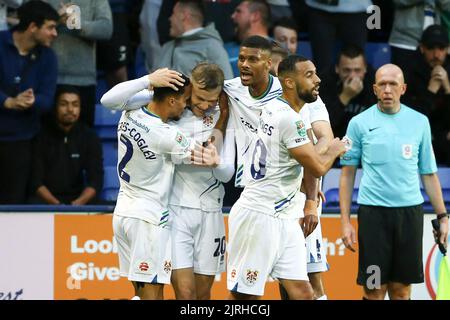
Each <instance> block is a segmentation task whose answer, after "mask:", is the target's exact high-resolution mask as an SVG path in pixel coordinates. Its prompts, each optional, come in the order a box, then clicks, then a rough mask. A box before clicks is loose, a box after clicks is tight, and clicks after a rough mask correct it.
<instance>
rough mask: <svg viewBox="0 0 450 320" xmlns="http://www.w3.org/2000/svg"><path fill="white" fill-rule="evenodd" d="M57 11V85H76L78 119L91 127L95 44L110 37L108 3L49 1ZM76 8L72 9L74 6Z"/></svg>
mask: <svg viewBox="0 0 450 320" xmlns="http://www.w3.org/2000/svg"><path fill="white" fill-rule="evenodd" d="M47 2H48V3H50V4H51V5H52V6H53V7H54V8H56V9H59V12H60V15H61V25H60V27H59V29H58V32H59V37H58V39H57V41H55V43H54V45H53V49H54V50H55V52H56V55H57V56H58V62H59V71H58V85H71V86H76V87H77V89H78V90H79V91H80V94H81V105H82V106H83V110H81V116H80V119H81V121H83V122H84V123H86V124H87V125H88V126H90V127H92V126H93V125H94V118H95V102H96V101H95V97H96V96H95V90H96V83H97V67H96V41H97V40H108V39H109V38H110V37H111V35H112V31H113V30H112V16H111V8H110V6H109V3H108V0H73V1H71V2H69V3H67V4H64V5H62V3H61V0H48V1H47ZM74 5H75V6H78V7H75V6H74Z"/></svg>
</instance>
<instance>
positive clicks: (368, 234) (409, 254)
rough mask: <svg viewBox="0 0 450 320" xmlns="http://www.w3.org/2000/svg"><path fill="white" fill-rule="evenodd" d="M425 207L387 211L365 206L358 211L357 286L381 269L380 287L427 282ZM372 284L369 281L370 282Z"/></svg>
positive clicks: (387, 209)
mask: <svg viewBox="0 0 450 320" xmlns="http://www.w3.org/2000/svg"><path fill="white" fill-rule="evenodd" d="M422 236H423V208H422V205H418V206H412V207H400V208H386V207H375V206H366V205H361V206H360V207H359V209H358V242H359V264H358V279H357V283H358V284H359V285H362V286H367V283H368V282H367V280H368V279H369V277H370V281H371V280H372V279H373V277H371V276H372V275H374V271H373V270H374V267H373V266H376V267H379V270H380V284H381V285H383V284H387V283H388V282H399V283H403V284H411V283H422V282H423V279H424V277H423V263H422V241H423V237H422ZM370 281H369V282H370Z"/></svg>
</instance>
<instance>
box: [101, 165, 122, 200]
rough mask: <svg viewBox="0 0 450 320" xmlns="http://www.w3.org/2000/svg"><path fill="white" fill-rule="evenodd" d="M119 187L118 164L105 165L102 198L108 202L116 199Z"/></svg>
mask: <svg viewBox="0 0 450 320" xmlns="http://www.w3.org/2000/svg"><path fill="white" fill-rule="evenodd" d="M119 188H120V184H119V177H118V175H117V168H116V166H107V167H105V168H104V178H103V190H102V194H101V199H102V200H104V201H108V202H109V201H116V200H117V194H118V193H119Z"/></svg>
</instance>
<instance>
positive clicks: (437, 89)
mask: <svg viewBox="0 0 450 320" xmlns="http://www.w3.org/2000/svg"><path fill="white" fill-rule="evenodd" d="M448 49H449V38H448V33H447V30H446V29H445V28H444V27H443V26H440V25H431V26H429V27H428V28H427V29H426V30H425V31H424V32H423V35H422V39H421V40H420V45H419V48H418V50H417V51H416V56H415V59H414V63H413V64H412V65H411V68H410V69H409V70H408V71H407V72H405V76H406V81H407V83H408V91H407V92H406V94H405V100H404V101H405V103H407V104H408V105H411V106H413V108H414V109H416V110H417V111H419V112H422V113H423V114H425V115H426V116H428V118H429V120H430V124H431V132H432V134H433V145H434V150H435V152H436V158H437V161H438V163H442V164H447V165H450V81H449V75H450V57H449V55H448Z"/></svg>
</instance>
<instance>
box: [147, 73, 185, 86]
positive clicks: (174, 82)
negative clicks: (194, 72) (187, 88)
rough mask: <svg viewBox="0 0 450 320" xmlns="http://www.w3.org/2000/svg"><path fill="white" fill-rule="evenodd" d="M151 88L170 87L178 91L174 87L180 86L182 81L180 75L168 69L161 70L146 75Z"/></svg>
mask: <svg viewBox="0 0 450 320" xmlns="http://www.w3.org/2000/svg"><path fill="white" fill-rule="evenodd" d="M148 78H149V80H150V86H151V87H157V88H159V87H170V88H172V89H173V90H175V91H178V88H177V87H176V86H182V85H183V84H184V79H183V78H182V77H181V73H179V72H178V71H175V70H170V69H168V68H162V69H158V70H155V71H154V72H152V73H150V74H149V75H148Z"/></svg>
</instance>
